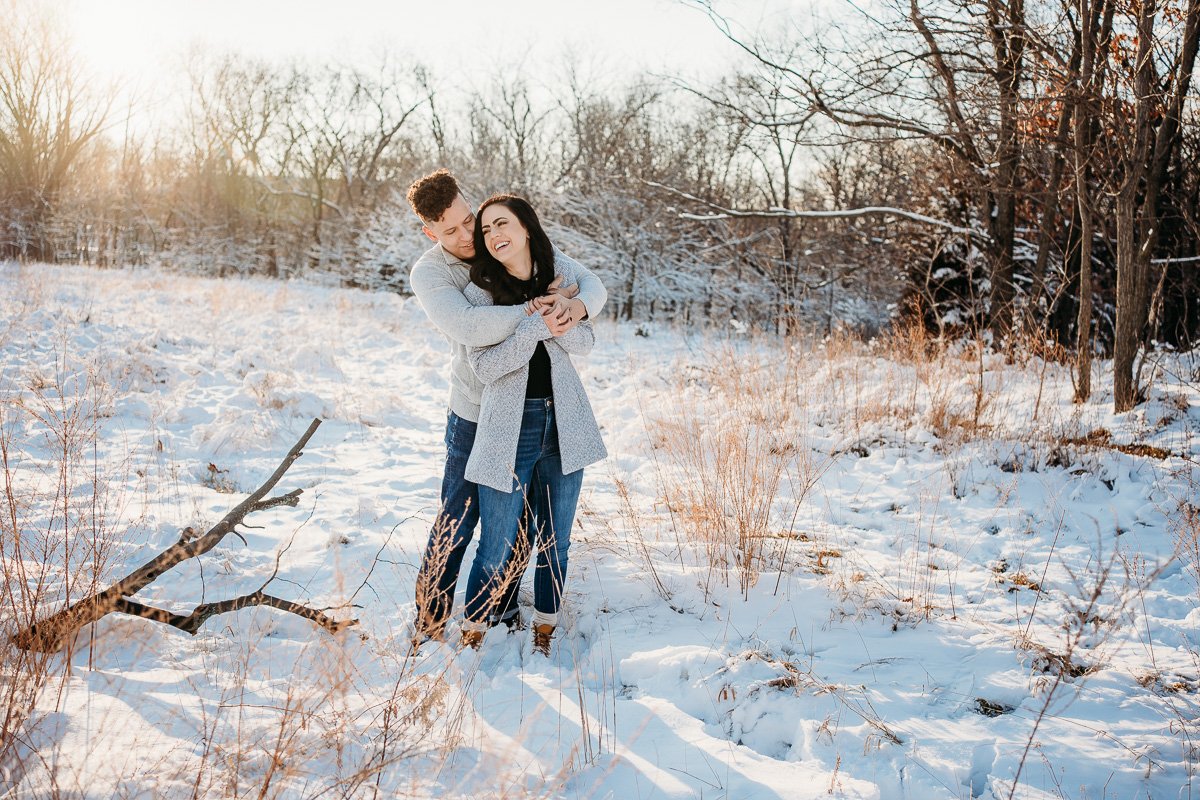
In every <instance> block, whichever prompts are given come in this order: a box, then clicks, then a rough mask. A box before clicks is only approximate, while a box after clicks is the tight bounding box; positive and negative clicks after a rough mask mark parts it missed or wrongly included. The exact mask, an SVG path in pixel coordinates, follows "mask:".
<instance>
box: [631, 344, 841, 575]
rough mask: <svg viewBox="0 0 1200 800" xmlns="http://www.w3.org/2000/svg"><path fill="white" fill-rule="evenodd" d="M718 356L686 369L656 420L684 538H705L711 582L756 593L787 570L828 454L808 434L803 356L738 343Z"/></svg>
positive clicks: (701, 542)
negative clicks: (746, 349) (751, 349)
mask: <svg viewBox="0 0 1200 800" xmlns="http://www.w3.org/2000/svg"><path fill="white" fill-rule="evenodd" d="M709 363H715V364H717V365H718V366H717V367H716V368H705V369H696V368H693V369H692V370H690V371H689V370H681V371H680V374H681V375H682V377H681V378H680V380H679V382H678V383H677V384H676V385H675V386H674V387H673V391H672V401H671V403H670V408H669V410H667V411H664V412H658V413H652V414H651V415H649V417H648V419H647V430H648V432H649V435H650V437H651V442H652V446H653V448H654V451H655V453H654V460H655V466H656V471H657V476H658V484H659V491H660V493H661V497H662V501H663V503H664V505H665V507H666V509H667V512H668V514H669V517H670V522H671V529H672V531H673V532H674V534H675V538H676V543H677V544H678V545H680V546H681V547H684V546H687V547H690V546H699V547H700V548H701V551H702V554H703V556H702V558H701V559H700V563H701V564H702V565H703V566H704V568H705V569H707V570H708V571H709V574H708V577H707V578H706V579H705V581H704V586H705V588H706V591H707V590H708V588H709V587H710V586H711V582H712V580H713V579H714V578H716V579H718V580H719V581H720V582H721V583H722V584H724V585H737V587H738V588H739V590H740V591H741V592H742V594H743V595H744V596H747V595H748V594H749V592H750V589H751V588H752V587H753V586H754V585H755V584H756V583H757V582H758V579H759V576H760V575H761V574H762V573H763V572H764V571H767V570H771V569H779V570H782V568H783V566H784V564H785V563H786V560H787V556H788V551H789V549H790V547H791V545H792V542H793V541H794V540H795V539H796V537H795V535H794V534H795V520H796V515H797V513H798V511H799V508H800V506H801V504H802V503H803V502H804V499H805V496H806V495H807V493H808V491H809V490H810V489H811V488H812V486H813V485H814V484H815V483H816V480H817V478H818V477H819V476H820V474H821V472H822V470H823V469H824V467H825V465H826V464H827V463H828V459H827V458H826V457H824V456H822V455H821V454H819V453H814V452H813V449H812V447H811V446H810V444H809V442H808V440H807V437H806V427H807V420H806V414H805V409H806V406H807V403H808V391H809V384H808V381H807V380H806V379H805V376H804V373H803V371H802V369H801V364H800V362H799V361H798V360H793V359H785V360H784V361H783V362H782V363H777V362H776V361H774V360H773V359H772V358H771V357H770V355H762V354H757V355H750V354H747V353H742V352H739V351H737V350H734V349H732V348H730V349H727V350H724V351H723V352H718V353H717V354H716V355H715V357H713V358H712V359H711V361H710V362H709ZM632 516H636V515H632ZM647 561H649V559H647ZM659 583H661V581H659Z"/></svg>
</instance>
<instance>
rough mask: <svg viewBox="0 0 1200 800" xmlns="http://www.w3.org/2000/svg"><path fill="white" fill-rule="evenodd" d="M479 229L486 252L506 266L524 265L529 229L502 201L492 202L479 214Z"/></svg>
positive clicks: (527, 248)
mask: <svg viewBox="0 0 1200 800" xmlns="http://www.w3.org/2000/svg"><path fill="white" fill-rule="evenodd" d="M479 229H480V231H481V232H482V233H483V243H484V245H485V246H486V247H487V249H488V252H489V253H491V254H492V256H493V257H494V258H495V259H496V260H497V261H499V262H500V263H501V264H503V265H504V266H506V267H510V266H525V265H526V264H527V263H528V261H529V259H530V255H529V231H527V230H526V229H525V226H524V225H522V224H521V220H519V219H517V215H516V214H514V213H513V212H512V209H510V208H509V207H508V206H506V205H504V204H503V203H493V204H492V205H490V206H488V207H487V208H485V209H484V210H483V213H482V214H480V215H479Z"/></svg>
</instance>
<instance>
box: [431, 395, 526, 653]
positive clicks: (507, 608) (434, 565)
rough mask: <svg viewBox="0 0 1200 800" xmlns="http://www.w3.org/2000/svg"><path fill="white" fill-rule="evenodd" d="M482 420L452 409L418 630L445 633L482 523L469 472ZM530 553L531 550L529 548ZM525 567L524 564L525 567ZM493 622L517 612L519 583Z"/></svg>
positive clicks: (432, 634)
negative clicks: (469, 550) (464, 566)
mask: <svg viewBox="0 0 1200 800" xmlns="http://www.w3.org/2000/svg"><path fill="white" fill-rule="evenodd" d="M476 427H477V426H476V424H475V423H474V422H471V421H470V420H468V419H463V418H462V417H460V416H458V415H457V414H455V413H454V412H453V411H452V412H450V416H449V417H448V418H447V420H446V471H445V472H444V473H443V475H442V493H441V513H439V514H438V518H437V520H436V521H435V522H434V525H433V530H432V531H431V532H430V534H429V543H428V544H427V545H426V546H425V555H424V557H423V558H422V560H421V569H420V572H419V573H418V574H417V622H416V626H417V630H418V632H419V633H422V634H424V635H426V636H432V637H440V636H441V635H442V633H443V631H444V630H445V627H446V622H447V621H449V619H450V613H451V611H452V610H453V608H454V588H455V586H457V585H458V573H459V570H460V569H461V568H462V560H463V555H464V554H465V553H466V551H467V545H469V544H470V543H471V537H472V536H474V535H475V524H476V523H477V522H479V492H478V486H477V485H476V484H474V483H471V482H470V481H468V480H467V479H466V477H465V476H464V474H463V473H464V472H465V471H466V469H467V458H468V457H469V456H470V455H471V448H472V447H473V446H474V444H475V430H476ZM525 552H526V555H528V548H526V549H525ZM522 568H523V567H522ZM499 607H500V608H502V609H503V611H502V612H501V613H499V614H496V615H495V617H494V619H493V621H499V620H501V619H503V620H508V619H510V618H511V617H512V616H513V615H514V614H516V613H517V592H516V587H515V586H514V587H513V588H512V591H511V592H509V593H508V594H507V595H506V596H505V597H504V601H503V603H502V604H500V606H499Z"/></svg>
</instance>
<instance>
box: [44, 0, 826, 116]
mask: <svg viewBox="0 0 1200 800" xmlns="http://www.w3.org/2000/svg"><path fill="white" fill-rule="evenodd" d="M65 3H66V5H65V9H66V13H65V16H66V18H67V22H68V26H69V28H70V29H71V31H72V33H73V38H74V40H75V44H76V49H77V52H78V53H79V54H80V55H81V56H83V58H85V59H86V61H87V63H88V66H89V68H90V69H92V70H93V71H94V73H95V74H96V75H97V76H98V77H100V78H107V79H114V80H118V81H119V82H120V83H122V84H123V85H124V86H126V87H127V88H128V87H136V88H137V89H138V90H140V91H142V92H143V93H144V92H145V91H147V90H151V91H152V90H154V89H155V88H159V89H161V87H162V86H163V85H164V82H165V81H169V80H171V79H173V78H172V77H171V76H177V75H178V74H180V73H181V72H182V64H183V61H184V58H185V56H186V55H187V54H188V53H190V52H194V51H196V50H200V51H202V52H204V53H207V54H222V53H226V52H231V51H232V52H236V53H241V54H252V55H254V56H257V57H260V58H266V59H271V60H275V59H278V60H290V59H314V60H318V61H320V60H332V61H338V62H356V61H357V62H361V63H364V64H365V63H371V62H372V61H373V60H375V61H376V62H377V60H378V55H379V54H380V53H382V52H384V51H388V52H390V53H393V54H397V55H407V56H411V57H413V58H415V59H416V60H418V61H420V62H422V63H424V64H426V65H427V66H429V67H430V68H431V70H432V71H433V73H434V75H435V76H437V77H440V78H442V79H443V80H449V81H450V82H451V83H452V84H457V85H461V86H468V87H469V86H473V85H478V82H479V80H480V79H481V78H484V77H485V76H486V71H487V70H489V69H492V68H494V67H495V66H496V65H498V64H506V63H508V62H514V61H515V62H520V63H522V64H523V65H524V66H525V68H526V69H529V70H532V71H536V72H538V73H539V74H540V75H541V77H544V78H546V80H547V83H552V82H553V74H552V73H553V70H554V67H555V66H556V65H560V64H561V63H562V56H563V54H567V53H569V54H571V55H573V56H576V57H579V58H580V59H582V60H583V61H584V62H585V63H586V64H587V65H588V66H589V67H591V68H593V69H598V70H600V71H601V72H611V73H613V75H614V77H620V76H621V74H622V73H634V72H637V71H639V70H646V71H651V72H658V73H669V74H685V75H689V76H696V77H706V76H711V75H712V74H713V73H714V71H720V70H722V69H725V68H727V66H728V65H729V64H731V63H733V62H734V60H735V59H736V58H737V57H738V50H737V48H736V47H735V46H734V45H732V44H731V43H730V42H728V41H727V40H726V39H724V37H722V35H721V34H720V33H719V31H718V30H717V29H716V27H715V26H714V25H713V23H712V22H711V21H710V20H709V19H708V18H707V17H706V16H705V15H704V14H703V13H701V12H700V11H698V10H697V9H695V8H694V7H689V6H688V5H687V4H685V3H682V2H679V0H606V2H578V1H577V0H575V1H573V2H563V0H507V2H500V3H497V2H494V0H486V1H485V0H456V1H454V0H452V2H450V3H444V2H437V1H436V0H429V1H428V2H422V3H416V2H407V1H406V0H400V1H399V2H397V0H342V1H341V2H339V3H338V4H337V9H336V10H333V4H332V3H330V2H328V0H288V1H287V2H285V1H284V0H65ZM810 5H811V3H808V2H797V0H717V6H718V8H720V9H721V10H722V12H723V13H726V14H728V15H730V16H732V17H733V18H735V19H736V20H737V21H738V22H740V23H742V24H744V25H745V26H746V27H748V28H758V27H760V26H764V25H765V26H768V27H775V26H778V25H779V24H780V21H781V20H784V19H786V18H787V17H788V16H790V15H795V14H800V13H803V12H804V11H805V9H806V8H807V7H809V6H810Z"/></svg>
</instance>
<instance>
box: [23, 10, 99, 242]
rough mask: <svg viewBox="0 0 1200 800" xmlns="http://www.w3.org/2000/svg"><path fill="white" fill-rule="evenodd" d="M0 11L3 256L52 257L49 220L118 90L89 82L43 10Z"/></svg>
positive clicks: (59, 30)
mask: <svg viewBox="0 0 1200 800" xmlns="http://www.w3.org/2000/svg"><path fill="white" fill-rule="evenodd" d="M0 16H3V18H4V20H5V22H4V25H3V27H0V201H2V202H0V208H3V210H2V211H0V226H2V228H0V255H4V256H7V257H12V258H31V259H36V260H51V259H53V257H54V252H53V250H54V248H53V244H52V241H51V240H50V237H49V236H48V232H47V226H48V225H49V223H50V221H51V219H52V217H53V215H54V212H55V209H56V207H57V204H58V200H59V197H60V195H61V194H62V192H63V189H64V188H65V187H66V185H67V183H68V181H69V180H70V177H71V168H72V167H73V166H74V165H75V163H76V162H77V160H78V159H79V157H80V154H81V153H82V152H83V150H84V148H85V147H86V146H87V145H88V143H89V142H91V141H92V140H93V139H95V137H96V136H98V135H99V134H100V132H101V130H102V129H103V127H104V124H105V120H106V118H107V115H108V112H109V109H110V107H111V103H112V96H111V93H109V94H107V95H105V94H102V93H99V92H97V91H95V90H93V89H90V88H89V83H88V82H87V81H86V80H85V78H84V76H83V74H82V73H81V71H80V68H79V66H78V63H77V62H76V61H75V60H74V58H73V57H72V54H71V52H70V49H69V47H68V45H67V40H66V37H65V34H64V32H63V31H62V29H61V27H60V26H59V25H58V24H57V22H56V20H55V19H54V18H53V17H51V16H50V15H49V13H48V12H47V11H46V10H45V9H44V8H37V7H34V6H32V4H26V3H21V2H19V0H4V2H3V3H2V4H0Z"/></svg>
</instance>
